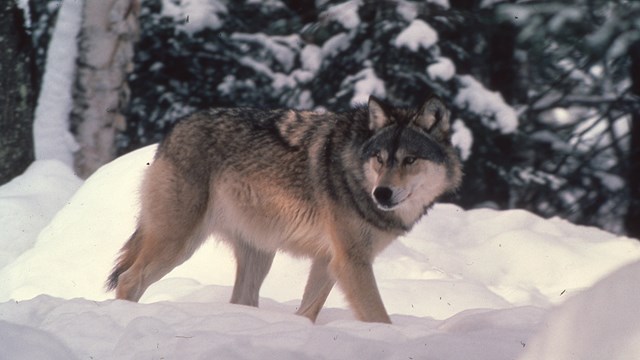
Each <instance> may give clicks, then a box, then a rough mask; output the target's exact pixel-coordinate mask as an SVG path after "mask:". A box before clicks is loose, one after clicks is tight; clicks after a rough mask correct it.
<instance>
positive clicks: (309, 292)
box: [296, 257, 335, 322]
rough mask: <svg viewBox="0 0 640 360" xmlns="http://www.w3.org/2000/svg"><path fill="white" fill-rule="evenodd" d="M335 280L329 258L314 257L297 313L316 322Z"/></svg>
mask: <svg viewBox="0 0 640 360" xmlns="http://www.w3.org/2000/svg"><path fill="white" fill-rule="evenodd" d="M333 284H335V280H334V279H333V277H332V276H331V274H330V273H329V260H328V259H326V258H324V257H318V258H315V259H313V263H312V264H311V271H310V272H309V279H308V280H307V285H306V286H305V288H304V295H302V303H301V304H300V308H299V309H298V311H296V314H298V315H302V316H305V317H308V318H309V319H310V320H311V321H313V322H315V321H316V318H317V317H318V313H319V312H320V309H322V306H323V305H324V302H325V301H326V300H327V296H329V293H330V292H331V289H332V288H333Z"/></svg>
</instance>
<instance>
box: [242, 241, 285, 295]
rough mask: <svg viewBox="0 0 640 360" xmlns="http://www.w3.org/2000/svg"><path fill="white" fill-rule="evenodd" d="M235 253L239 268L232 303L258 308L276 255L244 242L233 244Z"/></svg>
mask: <svg viewBox="0 0 640 360" xmlns="http://www.w3.org/2000/svg"><path fill="white" fill-rule="evenodd" d="M233 251H234V253H235V256H236V261H237V268H236V281H235V284H234V285H233V293H232V294H231V303H232V304H240V305H248V306H256V307H257V306H258V301H259V294H260V287H261V286H262V283H263V282H264V279H265V278H266V277H267V274H268V273H269V270H270V269H271V264H272V263H273V258H274V257H275V255H276V254H275V253H274V252H266V251H262V250H259V249H256V248H255V247H253V246H251V245H249V244H247V243H246V242H244V241H242V240H237V241H235V242H234V243H233Z"/></svg>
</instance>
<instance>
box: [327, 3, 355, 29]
mask: <svg viewBox="0 0 640 360" xmlns="http://www.w3.org/2000/svg"><path fill="white" fill-rule="evenodd" d="M361 5H362V0H349V1H346V2H344V3H342V4H337V5H333V6H331V7H330V8H328V9H327V10H326V11H323V12H322V13H321V14H320V15H319V18H320V19H331V20H333V21H337V22H338V23H340V25H342V26H343V27H344V28H345V29H347V30H353V29H355V28H357V27H358V25H359V24H360V16H359V15H358V9H359V8H360V6H361Z"/></svg>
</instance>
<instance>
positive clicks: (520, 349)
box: [0, 147, 640, 360]
mask: <svg viewBox="0 0 640 360" xmlns="http://www.w3.org/2000/svg"><path fill="white" fill-rule="evenodd" d="M154 149H155V147H147V148H144V149H141V150H138V151H136V152H134V153H132V154H129V155H126V156H124V157H122V158H120V159H117V160H116V161H114V162H112V163H111V164H108V165H106V166H104V167H103V168H101V169H100V170H99V171H98V172H97V173H96V174H95V175H94V176H92V177H91V178H90V179H88V180H87V181H86V182H85V183H84V184H82V182H81V181H80V180H78V179H77V178H75V177H74V175H73V173H72V172H71V170H69V169H68V167H67V166H66V165H64V164H62V163H60V162H58V161H56V160H48V161H38V162H36V163H34V164H33V165H32V166H31V167H30V168H29V169H28V170H27V172H26V173H25V174H24V175H23V176H21V177H19V178H17V179H15V180H14V181H12V182H11V183H9V184H7V185H5V186H3V187H0V226H1V227H2V230H1V231H0V267H1V268H0V349H1V350H0V359H73V358H77V359H178V358H183V359H265V358H270V359H305V358H312V359H369V358H376V359H452V360H455V359H491V360H496V359H516V358H521V359H526V360H531V359H603V358H608V359H627V358H634V356H637V354H640V311H639V310H638V304H639V303H640V287H639V286H638V279H640V262H638V261H639V260H640V242H638V241H637V240H634V239H629V238H624V237H616V236H614V235H612V234H609V233H606V232H603V231H601V230H598V229H595V228H586V227H579V226H575V225H572V224H570V223H568V222H566V221H563V220H560V219H550V220H545V219H541V218H539V217H537V216H535V215H532V214H530V213H528V212H525V211H518V210H514V211H494V210H488V209H479V210H471V211H463V210H462V209H460V208H458V207H456V206H453V205H446V204H440V205H437V206H436V207H435V208H434V209H433V210H432V211H431V212H430V214H429V215H428V216H427V217H426V218H425V219H424V220H423V221H422V222H421V223H420V224H418V226H417V227H416V228H415V229H414V230H413V231H412V232H411V233H410V234H408V235H407V236H405V237H403V238H401V239H399V241H397V242H395V243H394V244H392V245H391V246H390V247H389V248H388V249H387V250H385V251H384V252H383V254H381V256H380V257H379V258H378V260H377V261H376V264H375V271H376V276H377V278H378V283H379V287H380V291H381V294H382V297H383V299H384V301H385V305H386V307H387V309H388V311H389V313H390V314H391V319H392V321H393V325H385V324H369V323H362V322H358V321H356V320H354V318H353V316H352V314H351V312H350V311H349V310H348V307H347V306H346V304H345V302H344V300H343V298H342V296H341V294H340V292H339V291H338V289H334V291H333V292H332V295H331V296H330V298H329V300H328V301H327V305H326V307H325V308H324V309H323V310H322V311H321V313H320V316H319V318H318V323H317V324H315V325H314V324H311V323H310V322H309V321H308V320H307V319H305V318H302V317H298V316H295V315H293V313H294V312H295V310H296V306H297V305H298V304H299V299H300V297H301V295H302V289H303V287H304V282H305V280H306V275H307V269H308V266H309V265H308V262H307V261H306V260H304V259H293V258H291V257H289V256H288V255H286V254H280V255H278V257H277V258H276V261H275V263H274V266H273V269H272V271H271V273H270V275H269V277H268V278H267V281H266V283H265V285H264V287H263V290H262V292H261V295H262V298H261V307H260V309H255V308H250V307H245V306H239V305H231V304H228V303H227V300H228V298H229V296H230V293H231V284H232V282H233V276H234V273H235V270H234V262H233V258H232V255H231V252H230V251H229V250H228V249H227V248H226V247H225V246H224V245H222V244H219V243H217V242H215V241H214V240H211V241H209V242H208V243H207V244H205V246H203V248H201V249H200V250H199V251H198V252H197V253H196V255H194V257H193V258H192V259H190V260H189V261H187V262H186V263H185V264H183V265H182V266H180V267H179V268H177V269H176V270H174V271H173V272H172V273H171V274H169V275H168V276H166V277H165V278H164V279H163V280H161V281H159V282H158V283H156V284H154V285H153V286H152V287H151V288H150V289H149V290H148V291H147V293H146V294H145V295H144V297H143V299H142V303H141V304H135V303H129V302H125V301H114V300H111V298H112V297H113V294H110V293H105V291H104V287H103V284H104V281H105V279H106V277H107V275H108V273H109V271H110V269H111V266H112V264H113V261H114V259H115V257H116V256H117V252H118V250H119V248H120V247H121V246H122V244H123V243H124V242H125V241H126V239H127V238H128V236H129V235H130V233H131V232H132V231H133V228H134V226H135V221H136V214H137V211H138V202H137V187H138V184H139V181H140V177H141V174H142V173H143V171H144V169H145V168H146V166H147V163H149V162H150V161H151V159H152V157H153V151H154ZM76 190H77V191H76ZM47 223H48V225H46V224H47ZM40 230H41V231H40ZM625 264H630V265H627V266H625ZM594 284H595V286H594Z"/></svg>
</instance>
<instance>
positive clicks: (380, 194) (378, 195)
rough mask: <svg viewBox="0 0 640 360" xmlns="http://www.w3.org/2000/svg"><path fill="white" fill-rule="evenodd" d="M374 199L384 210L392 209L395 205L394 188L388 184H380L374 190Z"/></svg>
mask: <svg viewBox="0 0 640 360" xmlns="http://www.w3.org/2000/svg"><path fill="white" fill-rule="evenodd" d="M373 199H374V200H375V201H376V203H377V204H378V207H379V208H380V209H382V210H391V208H393V207H394V206H395V205H397V204H395V203H394V201H393V190H392V189H391V188H388V187H386V186H379V187H377V188H375V189H374V190H373Z"/></svg>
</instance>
